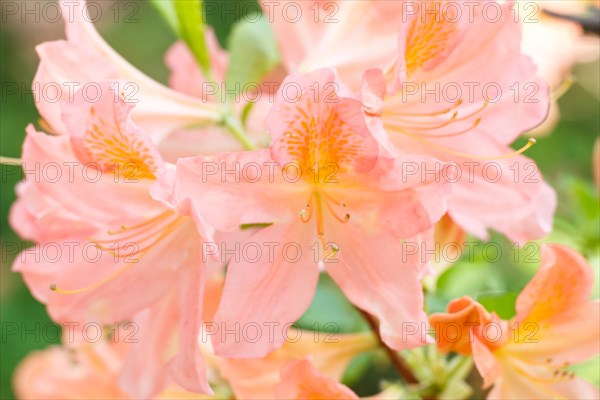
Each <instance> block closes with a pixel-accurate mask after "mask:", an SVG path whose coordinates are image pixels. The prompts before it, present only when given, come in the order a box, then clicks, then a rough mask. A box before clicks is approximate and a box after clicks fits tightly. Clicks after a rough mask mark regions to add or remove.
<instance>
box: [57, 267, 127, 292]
mask: <svg viewBox="0 0 600 400" xmlns="http://www.w3.org/2000/svg"><path fill="white" fill-rule="evenodd" d="M135 264H136V263H133V262H132V263H127V265H125V266H124V267H123V268H121V269H119V270H118V271H116V272H115V273H113V274H112V275H110V276H108V277H107V278H104V279H102V280H101V281H99V282H96V283H93V284H91V285H89V286H85V287H82V288H80V289H70V290H69V289H61V288H59V287H57V286H56V285H55V284H54V283H53V284H51V285H50V290H52V291H54V292H58V293H61V294H78V293H83V292H87V291H88V290H92V289H96V288H97V287H100V286H102V285H104V284H105V283H108V282H110V281H112V280H113V279H115V278H117V277H118V276H119V275H121V274H123V273H124V272H125V271H127V270H129V268H131V267H133V266H134V265H135Z"/></svg>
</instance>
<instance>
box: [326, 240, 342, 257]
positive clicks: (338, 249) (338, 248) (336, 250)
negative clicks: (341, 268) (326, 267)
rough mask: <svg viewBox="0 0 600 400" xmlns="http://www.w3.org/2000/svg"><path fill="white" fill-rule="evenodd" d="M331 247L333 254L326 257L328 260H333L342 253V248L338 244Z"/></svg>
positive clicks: (332, 244) (330, 245) (331, 244)
mask: <svg viewBox="0 0 600 400" xmlns="http://www.w3.org/2000/svg"><path fill="white" fill-rule="evenodd" d="M329 247H331V253H329V255H328V256H326V257H325V259H326V260H331V259H332V258H333V257H335V255H336V254H337V253H338V252H339V251H340V246H338V245H337V243H330V244H329Z"/></svg>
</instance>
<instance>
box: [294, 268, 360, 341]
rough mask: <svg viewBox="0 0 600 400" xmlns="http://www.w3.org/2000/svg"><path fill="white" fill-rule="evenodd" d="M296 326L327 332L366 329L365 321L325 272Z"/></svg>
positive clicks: (347, 331)
mask: <svg viewBox="0 0 600 400" xmlns="http://www.w3.org/2000/svg"><path fill="white" fill-rule="evenodd" d="M295 326H296V327H298V328H302V329H309V330H315V331H321V332H328V333H332V332H334V333H338V332H339V333H344V332H345V333H349V332H360V331H365V330H368V325H367V323H366V322H365V321H364V320H363V318H362V316H361V315H360V313H359V312H358V311H356V309H355V308H354V306H353V305H352V304H351V303H350V302H349V301H348V300H347V299H346V297H345V296H344V294H343V293H342V291H341V290H340V289H339V288H338V287H337V285H336V284H335V282H333V281H332V280H331V278H330V277H329V276H328V275H327V274H321V276H320V277H319V283H318V285H317V292H316V293H315V297H314V298H313V301H312V304H311V305H310V307H309V308H308V310H306V312H305V313H304V315H302V317H300V319H299V320H298V321H297V322H296V324H295Z"/></svg>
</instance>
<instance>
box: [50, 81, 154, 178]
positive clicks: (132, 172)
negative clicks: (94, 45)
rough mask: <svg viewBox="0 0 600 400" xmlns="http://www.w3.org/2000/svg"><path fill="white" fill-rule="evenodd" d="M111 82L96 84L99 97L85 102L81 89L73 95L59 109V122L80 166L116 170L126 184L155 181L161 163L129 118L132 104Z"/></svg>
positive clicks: (148, 139) (152, 145) (149, 141)
mask: <svg viewBox="0 0 600 400" xmlns="http://www.w3.org/2000/svg"><path fill="white" fill-rule="evenodd" d="M114 85H115V82H112V81H102V82H100V83H98V90H99V96H98V98H96V99H95V100H94V101H91V100H90V99H89V97H88V96H89V95H86V91H85V90H79V91H77V92H76V93H75V96H74V97H73V101H72V102H70V103H68V104H65V105H64V106H63V112H62V116H63V121H64V123H65V126H66V127H67V131H68V134H69V135H70V136H71V143H72V145H73V150H74V152H75V154H76V155H77V157H78V158H79V160H80V161H81V162H83V163H90V164H91V163H96V164H97V165H98V168H99V169H100V170H101V171H102V172H112V171H115V170H118V172H120V173H121V174H120V175H118V174H117V175H116V177H117V178H122V179H124V180H125V181H126V182H128V183H136V182H138V181H139V180H142V179H156V177H157V176H158V175H160V174H161V173H162V172H163V169H164V165H163V160H162V158H161V156H160V154H159V153H158V150H157V149H156V146H155V145H154V143H152V141H151V140H150V138H149V137H148V136H147V135H146V134H145V133H143V132H141V131H140V130H139V129H138V127H137V126H136V125H135V124H134V123H133V121H132V120H131V117H130V113H131V110H132V109H133V108H134V104H132V103H127V102H126V101H125V99H124V98H122V97H121V94H120V93H119V92H118V91H115V88H114Z"/></svg>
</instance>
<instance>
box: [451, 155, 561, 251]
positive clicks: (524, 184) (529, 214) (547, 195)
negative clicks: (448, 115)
mask: <svg viewBox="0 0 600 400" xmlns="http://www.w3.org/2000/svg"><path fill="white" fill-rule="evenodd" d="M496 149H497V150H495V151H494V152H495V153H496V154H500V153H508V152H510V151H511V150H509V149H508V148H504V149H503V147H496ZM457 166H458V169H459V170H460V171H461V176H460V179H459V180H458V181H457V182H456V184H455V185H454V186H453V188H454V190H453V193H452V195H451V196H450V198H449V200H448V201H449V205H448V208H449V214H450V216H451V217H452V218H453V220H454V221H455V222H456V223H458V224H459V225H460V226H461V227H463V228H464V229H465V230H467V231H469V232H471V233H473V234H475V235H477V236H479V237H481V238H483V239H485V238H487V237H488V233H487V229H488V228H492V229H494V230H496V231H499V232H502V233H504V234H505V235H507V236H508V237H509V238H511V239H512V240H514V241H516V242H518V243H524V242H526V241H528V240H533V239H539V238H541V237H544V236H546V235H547V234H548V233H549V232H550V231H551V229H552V222H553V218H554V211H555V209H556V194H555V192H554V190H553V189H552V188H551V187H550V186H549V185H548V184H547V183H546V182H544V181H543V180H542V178H541V176H540V174H539V173H538V169H537V166H536V165H535V163H534V162H533V161H531V160H529V159H527V158H525V157H521V156H519V157H514V158H511V159H507V160H497V161H489V162H486V161H483V162H482V161H472V160H471V161H464V160H461V161H460V163H459V164H457Z"/></svg>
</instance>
